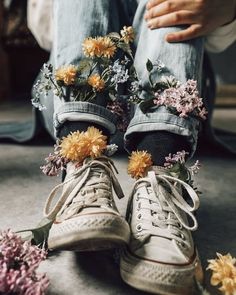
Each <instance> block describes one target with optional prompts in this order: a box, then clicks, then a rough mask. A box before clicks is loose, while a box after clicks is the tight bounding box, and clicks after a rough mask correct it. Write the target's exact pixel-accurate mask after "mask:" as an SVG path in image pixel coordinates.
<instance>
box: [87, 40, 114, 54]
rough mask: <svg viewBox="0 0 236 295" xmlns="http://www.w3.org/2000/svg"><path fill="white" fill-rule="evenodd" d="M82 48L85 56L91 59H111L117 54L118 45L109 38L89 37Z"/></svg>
mask: <svg viewBox="0 0 236 295" xmlns="http://www.w3.org/2000/svg"><path fill="white" fill-rule="evenodd" d="M82 46H83V51H84V55H85V56H86V57H91V58H94V57H106V58H111V57H113V55H114V54H115V52H116V45H115V43H114V42H113V41H112V40H111V38H109V37H95V38H91V37H89V38H86V39H85V40H84V42H83V45H82Z"/></svg>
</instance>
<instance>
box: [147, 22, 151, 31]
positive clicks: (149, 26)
mask: <svg viewBox="0 0 236 295" xmlns="http://www.w3.org/2000/svg"><path fill="white" fill-rule="evenodd" d="M147 26H148V28H149V29H151V28H152V23H151V22H150V21H148V22H147Z"/></svg>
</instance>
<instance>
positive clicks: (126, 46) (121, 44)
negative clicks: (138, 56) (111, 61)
mask: <svg viewBox="0 0 236 295" xmlns="http://www.w3.org/2000/svg"><path fill="white" fill-rule="evenodd" d="M117 47H119V48H120V49H122V50H123V51H124V52H126V53H128V54H129V55H130V56H132V50H131V48H130V45H129V44H127V43H124V42H119V43H118V44H117Z"/></svg>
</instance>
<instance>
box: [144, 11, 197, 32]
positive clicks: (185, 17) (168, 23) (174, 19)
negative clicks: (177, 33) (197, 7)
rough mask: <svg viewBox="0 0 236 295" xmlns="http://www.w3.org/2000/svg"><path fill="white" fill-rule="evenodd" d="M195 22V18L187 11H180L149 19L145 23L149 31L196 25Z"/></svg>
mask: <svg viewBox="0 0 236 295" xmlns="http://www.w3.org/2000/svg"><path fill="white" fill-rule="evenodd" d="M196 21H197V19H196V16H195V15H193V13H191V12H189V11H180V12H172V13H169V14H167V15H163V16H160V17H156V18H153V19H150V20H148V21H147V25H148V27H149V28H150V29H158V28H163V27H173V26H177V25H188V24H193V23H196Z"/></svg>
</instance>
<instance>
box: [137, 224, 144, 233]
mask: <svg viewBox="0 0 236 295" xmlns="http://www.w3.org/2000/svg"><path fill="white" fill-rule="evenodd" d="M136 230H137V231H138V232H140V231H142V230H143V228H142V224H141V223H139V224H137V225H136Z"/></svg>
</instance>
